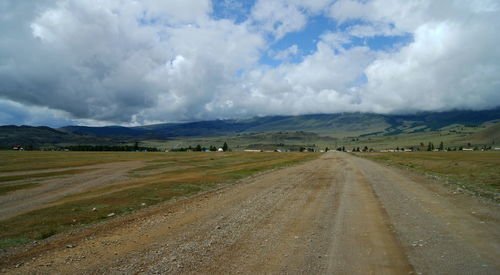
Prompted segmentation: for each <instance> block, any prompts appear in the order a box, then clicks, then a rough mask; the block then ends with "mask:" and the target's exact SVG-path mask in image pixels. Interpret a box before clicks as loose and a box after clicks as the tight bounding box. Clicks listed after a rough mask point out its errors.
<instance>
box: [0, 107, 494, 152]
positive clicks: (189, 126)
mask: <svg viewBox="0 0 500 275" xmlns="http://www.w3.org/2000/svg"><path fill="white" fill-rule="evenodd" d="M495 120H499V121H500V108H497V109H493V110H486V111H449V112H425V113H419V114H414V115H381V114H370V113H341V114H315V115H300V116H266V117H255V118H251V119H243V120H213V121H197V122H188V123H166V124H156V125H147V126H140V127H122V126H107V127H86V126H67V127H62V128H59V129H52V128H49V127H31V126H1V127H0V146H2V147H4V148H5V147H6V146H11V145H12V144H34V145H40V144H65V143H67V144H96V143H97V144H103V143H105V144H109V143H117V142H133V141H136V140H165V139H171V138H182V137H191V138H193V137H218V136H234V135H238V134H245V133H266V132H279V131H304V132H311V133H316V134H319V135H323V136H330V137H357V136H360V137H366V136H387V135H397V134H401V133H419V132H426V131H434V130H439V129H442V128H446V127H454V126H457V125H463V126H479V125H481V124H483V123H485V122H489V121H495ZM477 138H479V137H477Z"/></svg>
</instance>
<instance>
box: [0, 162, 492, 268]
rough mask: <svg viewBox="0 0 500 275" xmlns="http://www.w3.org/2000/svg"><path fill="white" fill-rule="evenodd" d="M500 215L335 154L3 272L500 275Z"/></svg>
mask: <svg viewBox="0 0 500 275" xmlns="http://www.w3.org/2000/svg"><path fill="white" fill-rule="evenodd" d="M499 210H500V209H499V207H498V205H494V204H489V203H484V202H480V201H478V200H477V199H475V198H472V197H468V196H465V195H460V194H458V195H454V194H453V193H451V192H450V191H449V190H447V189H445V188H444V187H441V186H439V185H437V184H435V183H430V182H428V181H427V180H425V179H423V178H420V177H419V176H415V175H410V174H407V173H406V172H404V171H400V170H397V169H394V168H390V167H385V166H382V165H380V164H377V163H374V162H372V161H369V160H365V159H359V158H356V157H353V156H351V155H348V154H343V153H328V154H325V155H323V156H322V157H321V158H319V159H317V160H314V161H310V162H307V163H304V164H301V165H297V166H293V167H289V168H285V169H281V170H278V171H275V172H272V173H267V174H263V175H261V176H258V177H255V178H252V179H248V180H245V181H243V182H241V183H239V184H236V185H232V186H229V187H226V188H223V189H219V190H215V191H211V192H207V193H205V194H202V195H197V196H193V197H191V198H187V199H184V200H179V201H176V202H172V203H168V204H165V205H163V206H161V207H156V208H154V209H152V210H151V209H150V210H147V211H145V212H141V213H137V214H134V215H133V216H130V217H127V218H122V219H121V220H120V219H118V220H115V221H114V222H112V223H110V224H107V225H102V226H98V227H95V228H92V230H90V229H89V230H87V231H85V230H84V231H83V232H79V233H75V234H73V235H71V234H70V235H68V236H67V237H64V238H63V239H61V240H59V241H57V242H56V243H51V242H48V243H47V244H42V245H39V247H35V248H33V250H32V252H31V253H30V252H28V253H24V254H22V255H24V256H22V255H21V254H20V255H10V256H8V257H4V259H0V260H2V261H3V262H4V263H7V265H6V266H7V267H6V268H5V269H3V271H4V272H6V273H12V274H61V273H62V274H103V273H107V274H137V273H144V274H172V273H186V274H223V273H224V274H226V273H229V274H237V273H243V274H262V273H286V274H410V273H423V274H499V273H500V262H499V261H498V259H500V211H499ZM148 211H149V212H148ZM67 245H71V246H69V248H68V247H67ZM43 246H45V248H47V249H45V248H44V247H43ZM49 248H50V249H49ZM21 262H22V264H20V263H21ZM16 264H17V265H18V267H14V266H15V265H16Z"/></svg>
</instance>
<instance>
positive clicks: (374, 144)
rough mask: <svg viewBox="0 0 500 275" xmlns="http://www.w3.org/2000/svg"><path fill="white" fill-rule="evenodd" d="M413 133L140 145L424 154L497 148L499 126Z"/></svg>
mask: <svg viewBox="0 0 500 275" xmlns="http://www.w3.org/2000/svg"><path fill="white" fill-rule="evenodd" d="M414 130H415V129H413V128H408V129H405V128H403V129H401V132H400V133H399V134H395V135H384V134H371V135H366V132H365V133H364V134H365V135H363V134H360V133H350V132H338V133H335V134H331V133H319V134H318V133H313V132H303V131H281V132H267V133H244V134H238V135H234V136H224V137H187V138H176V139H169V140H164V141H155V140H148V141H143V142H141V145H142V146H147V147H157V148H160V149H162V150H170V149H175V148H180V147H184V148H187V147H188V146H191V147H193V148H194V147H196V146H197V145H198V144H199V145H201V146H204V147H207V148H208V147H209V146H212V145H213V146H219V147H220V146H222V144H223V143H224V142H227V144H228V145H229V147H230V148H231V149H232V150H233V151H243V150H245V149H263V150H274V149H290V150H298V148H300V147H306V148H313V149H316V150H322V149H325V148H326V147H328V148H330V149H335V148H338V147H342V146H344V147H345V148H346V149H352V148H357V147H360V148H363V147H364V146H367V147H368V148H372V149H375V150H380V149H395V148H397V147H399V148H401V147H404V148H410V147H416V148H417V147H418V148H420V149H422V150H426V148H427V144H428V143H429V142H432V143H433V144H434V145H436V146H437V145H439V144H440V142H443V143H444V147H445V148H448V147H452V148H458V147H478V148H482V147H483V146H486V147H495V146H496V147H499V146H500V145H499V144H500V122H496V123H485V124H483V125H480V126H475V127H470V126H469V127H468V126H463V125H450V126H447V127H444V128H441V129H438V130H434V131H430V130H426V131H422V132H414V133H412V131H414ZM422 144H423V145H422ZM469 144H470V146H469ZM495 144H497V145H495Z"/></svg>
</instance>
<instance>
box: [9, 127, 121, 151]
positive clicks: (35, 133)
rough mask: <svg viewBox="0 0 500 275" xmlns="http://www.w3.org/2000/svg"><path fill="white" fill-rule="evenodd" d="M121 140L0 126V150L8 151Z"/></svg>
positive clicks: (108, 143)
mask: <svg viewBox="0 0 500 275" xmlns="http://www.w3.org/2000/svg"><path fill="white" fill-rule="evenodd" d="M119 142H124V141H122V140H117V139H115V138H112V137H98V136H87V135H79V134H73V133H68V132H63V131H59V130H56V129H52V128H49V127H45V126H40V127H33V126H26V125H22V126H15V125H6V126H0V149H10V148H11V146H12V145H17V144H18V145H22V146H23V147H24V148H26V149H32V148H38V147H39V146H64V145H73V144H105V145H112V144H116V143H119Z"/></svg>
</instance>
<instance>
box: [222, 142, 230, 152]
mask: <svg viewBox="0 0 500 275" xmlns="http://www.w3.org/2000/svg"><path fill="white" fill-rule="evenodd" d="M228 149H229V147H228V146H227V143H226V142H224V145H222V150H224V152H226V151H227V150H228Z"/></svg>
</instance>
